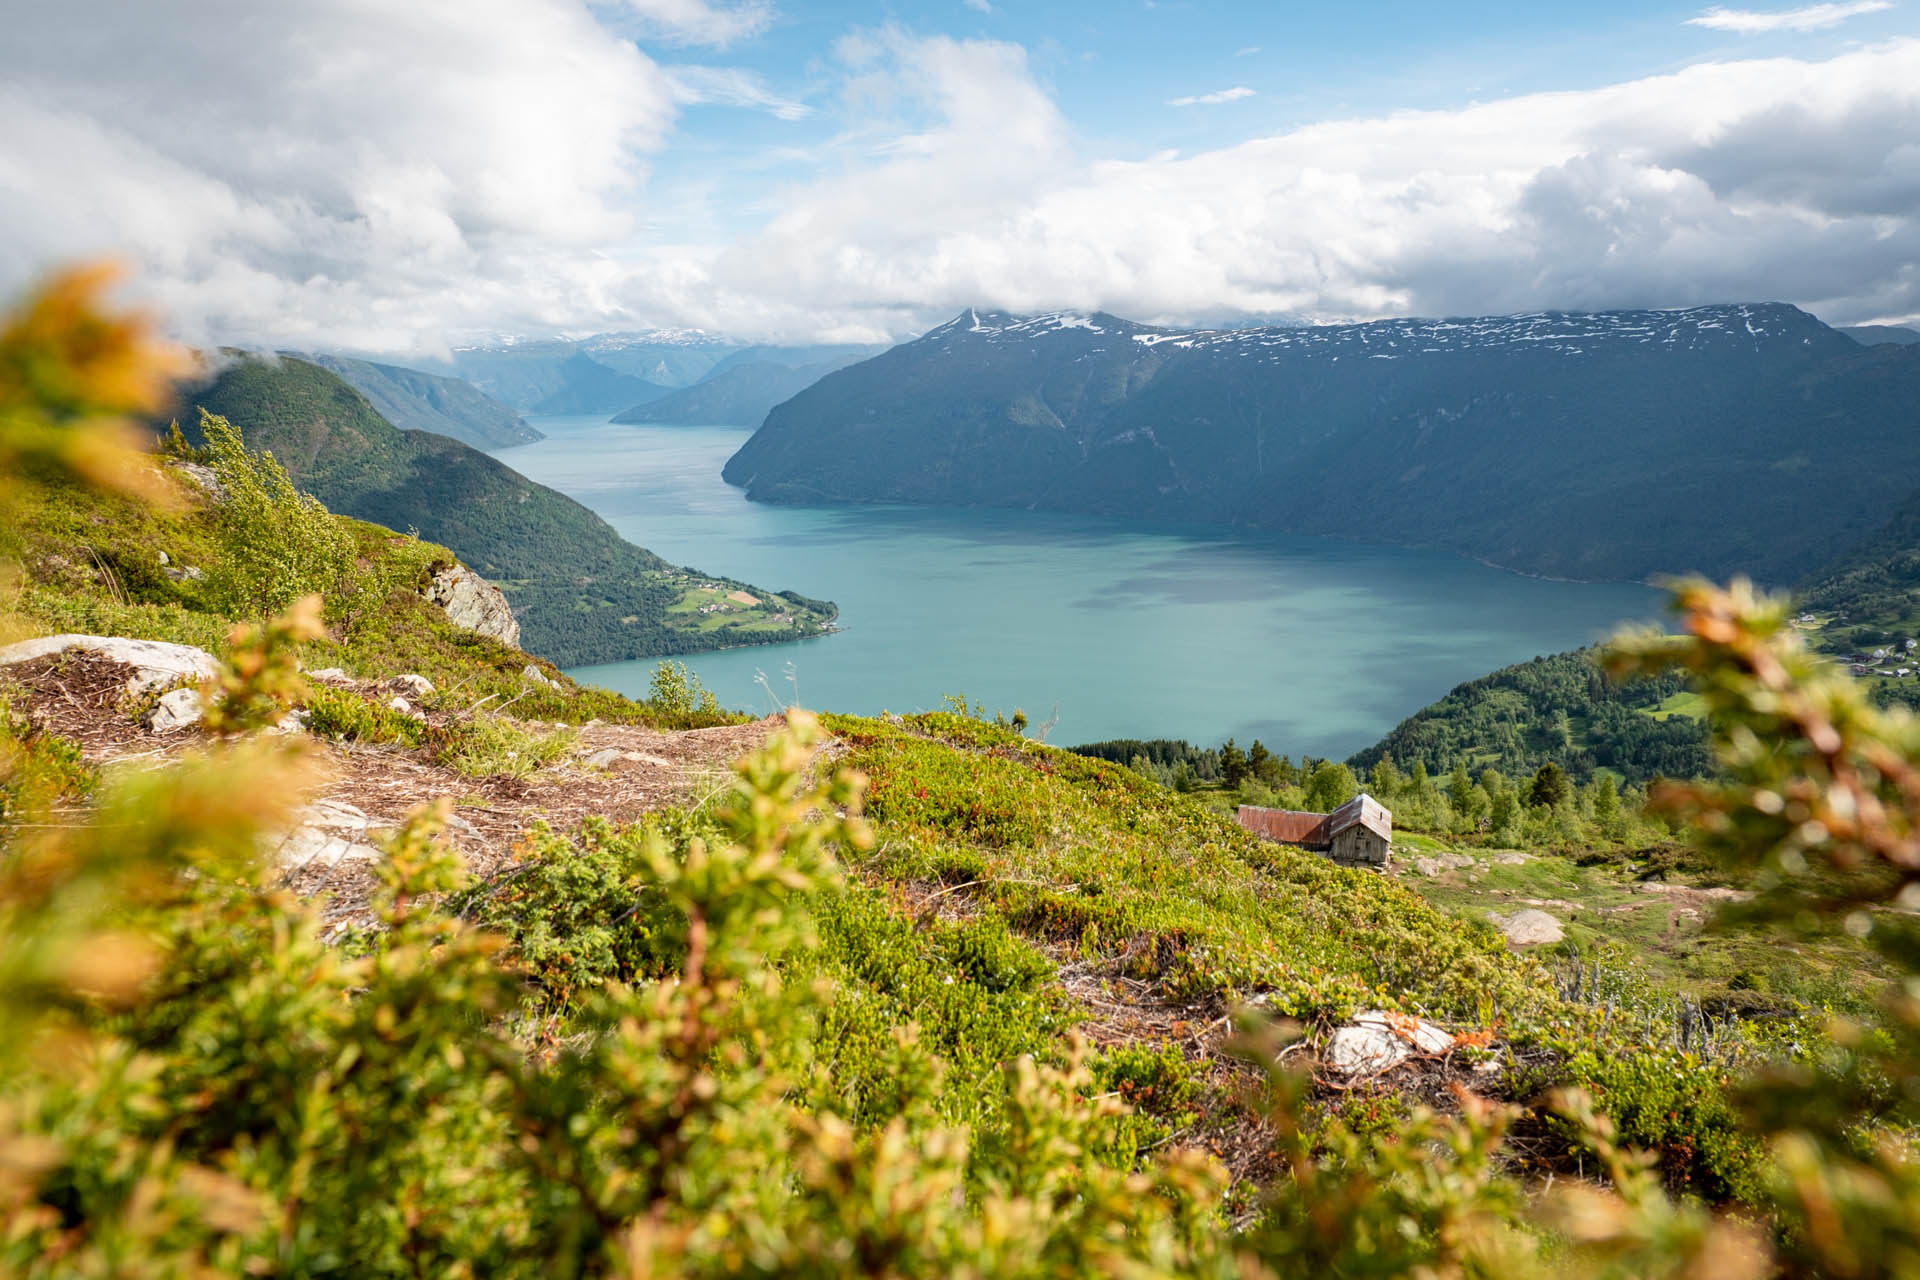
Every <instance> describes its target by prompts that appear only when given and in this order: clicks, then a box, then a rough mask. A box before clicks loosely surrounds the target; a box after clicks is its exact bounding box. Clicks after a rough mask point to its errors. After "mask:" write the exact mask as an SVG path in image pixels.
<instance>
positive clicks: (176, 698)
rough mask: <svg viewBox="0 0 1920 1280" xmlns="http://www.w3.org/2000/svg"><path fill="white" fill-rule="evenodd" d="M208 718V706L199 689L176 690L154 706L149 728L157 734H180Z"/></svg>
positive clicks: (149, 718) (148, 724) (148, 722)
mask: <svg viewBox="0 0 1920 1280" xmlns="http://www.w3.org/2000/svg"><path fill="white" fill-rule="evenodd" d="M206 717H207V706H206V703H205V702H204V701H202V700H201V697H200V691H199V690H198V689H175V690H174V691H173V692H172V693H169V694H167V695H166V696H165V697H163V698H161V699H160V701H159V702H157V703H156V704H154V708H153V711H152V712H151V713H150V714H149V715H148V716H147V728H149V729H151V730H153V731H154V732H155V733H178V732H179V731H180V730H182V729H191V728H193V726H195V725H197V724H199V723H200V722H201V721H202V720H204V719H206Z"/></svg>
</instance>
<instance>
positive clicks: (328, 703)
mask: <svg viewBox="0 0 1920 1280" xmlns="http://www.w3.org/2000/svg"><path fill="white" fill-rule="evenodd" d="M306 709H307V714H308V717H309V719H308V722H307V728H308V730H309V731H310V732H312V733H314V734H317V735H318V736H320V737H322V738H336V739H340V740H342V741H345V742H365V743H380V742H398V743H400V744H401V745H403V746H408V747H418V746H421V745H423V744H425V742H426V740H427V727H426V725H424V724H422V723H421V722H420V721H418V720H415V719H414V718H413V717H412V716H408V715H402V714H400V713H399V712H398V711H395V710H394V709H393V708H392V707H389V706H387V705H385V704H384V703H379V702H374V701H372V700H371V699H368V698H364V697H362V696H361V695H360V694H358V693H356V692H354V691H353V690H351V689H333V688H329V687H327V686H326V685H315V686H312V687H311V688H310V689H309V691H308V693H307V698H306Z"/></svg>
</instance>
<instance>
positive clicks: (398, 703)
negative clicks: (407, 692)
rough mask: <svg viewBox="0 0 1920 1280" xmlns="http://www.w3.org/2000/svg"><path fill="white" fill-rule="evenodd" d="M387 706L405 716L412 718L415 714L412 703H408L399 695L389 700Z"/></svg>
mask: <svg viewBox="0 0 1920 1280" xmlns="http://www.w3.org/2000/svg"><path fill="white" fill-rule="evenodd" d="M387 705H388V706H389V707H391V708H393V709H394V710H395V711H398V712H399V713H400V714H401V715H403V716H410V715H412V714H413V704H412V703H411V702H408V701H407V700H406V699H405V698H402V697H400V696H399V695H397V694H396V695H395V696H393V697H391V698H389V699H387Z"/></svg>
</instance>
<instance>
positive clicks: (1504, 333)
mask: <svg viewBox="0 0 1920 1280" xmlns="http://www.w3.org/2000/svg"><path fill="white" fill-rule="evenodd" d="M1916 428H1920V347H1912V346H1901V345H1895V344H1882V345H1876V346H1870V347H1869V346H1863V345H1862V344H1861V343H1860V342H1858V341H1857V340H1855V339H1853V338H1850V337H1848V336H1846V335H1844V334H1842V333H1840V332H1838V331H1837V330H1834V329H1832V328H1829V327H1828V326H1826V325H1824V324H1822V323H1821V322H1820V321H1818V320H1816V319H1815V318H1814V317H1813V316H1811V315H1808V314H1807V313H1806V312H1804V311H1801V310H1799V309H1798V308H1795V307H1792V306H1789V305H1786V304H1782V303H1756V304H1747V305H1725V306H1711V307H1697V308H1691V309H1688V310H1679V311H1610V312H1597V313H1574V312H1543V313H1535V314H1529V315H1520V316H1505V317H1489V318H1477V319H1453V320H1439V321H1431V320H1411V319H1409V320H1386V321H1378V322H1373V323H1368V324H1352V325H1329V326H1318V327H1312V328H1280V327H1268V328H1256V329H1240V330H1192V329H1178V328H1167V327H1161V326H1153V325H1143V324H1136V323H1134V322H1132V321H1128V320H1124V319H1121V318H1119V317H1116V316H1112V315H1108V314H1105V313H1096V314H1092V315H1080V314H1072V313H1055V314H1051V315H1044V316H1036V317H1017V316H1012V315H1008V314H1005V313H1000V312H983V311H978V310H968V311H966V312H963V313H962V314H961V315H960V316H958V317H957V318H956V319H954V320H952V321H950V322H948V323H947V324H944V325H941V326H939V327H938V328H936V329H934V330H932V331H930V332H928V333H927V334H925V335H924V336H922V337H921V338H919V339H917V340H916V341H913V342H909V343H905V344H903V345H901V346H898V347H895V348H893V349H892V350H890V351H887V352H885V353H883V354H881V355H879V356H876V357H874V358H872V359H870V360H866V361H864V362H862V363H860V364H856V365H853V366H851V367H849V368H845V369H841V370H839V371H837V372H834V373H830V374H828V375H827V376H825V377H823V378H822V379H820V380H819V381H818V382H816V383H815V384H813V385H812V386H810V387H808V388H807V389H805V390H803V391H801V392H800V393H798V394H797V395H795V396H794V397H793V398H792V399H790V400H788V401H786V402H784V403H782V404H780V405H778V406H777V407H775V408H774V409H773V410H772V411H771V412H770V413H769V414H768V416H767V419H766V422H765V423H764V425H762V427H761V428H760V429H759V430H758V431H757V432H756V433H755V434H754V435H753V436H752V438H750V439H749V440H748V441H747V442H746V443H745V444H744V445H743V446H742V447H741V448H740V450H739V451H738V452H737V453H736V454H735V455H734V456H733V457H732V458H731V459H730V460H729V461H728V463H727V466H726V469H725V473H724V474H725V477H726V479H727V480H728V481H729V482H730V483H733V484H735V485H739V486H742V487H744V488H745V489H746V490H747V492H748V495H749V496H750V497H752V498H754V499H757V500H761V501H769V502H802V503H812V502H916V503H939V504H948V505H968V506H999V507H1034V508H1046V509H1055V510H1065V511H1074V512H1082V513H1092V514H1102V515H1111V516H1125V517H1137V518H1145V519H1152V520H1178V521H1196V522H1211V523H1224V524H1235V525H1246V526H1257V527H1266V528H1274V529H1281V530H1286V531H1290V532H1297V533H1309V534H1324V535H1333V536H1339V537H1346V538H1353V539H1356V540H1361V541H1372V542H1380V543H1391V544H1398V545H1408V546H1431V547H1439V548H1444V549H1447V550H1451V551H1455V552H1458V553H1461V554H1465V555H1469V556H1473V557H1476V558H1479V559H1483V560H1486V561H1488V562H1490V563H1493V564H1496V565H1500V566H1503V567H1507V568H1511V569H1516V570H1520V571H1523V572H1528V573H1534V574H1542V575H1548V576H1555V577H1566V578H1581V579H1632V580H1637V579H1644V578H1647V577H1650V576H1653V575H1659V574H1666V573H1674V572H1683V571H1688V570H1696V571H1700V572H1705V573H1709V574H1714V575H1718V576H1725V575H1727V574H1730V573H1747V574H1751V575H1754V576H1756V577H1758V578H1760V579H1762V580H1765V581H1771V582H1777V583H1791V582H1795V581H1798V580H1800V579H1801V578H1803V577H1804V576H1806V575H1808V574H1810V573H1812V572H1814V571H1816V570H1817V569H1819V568H1820V567H1821V566H1823V565H1825V564H1827V563H1829V562H1831V561H1833V560H1835V559H1836V558H1838V557H1839V556H1840V555H1842V554H1843V553H1844V552H1846V551H1847V550H1848V549H1850V548H1851V547H1852V546H1854V545H1855V544H1857V543H1858V542H1859V541H1860V540H1861V539H1862V538H1864V537H1866V536H1867V535H1868V534H1869V533H1871V532H1872V531H1873V530H1874V529H1876V528H1877V527H1879V526H1880V525H1881V524H1883V523H1884V522H1885V521H1886V520H1887V519H1888V518H1889V516H1890V515H1891V514H1892V513H1893V511H1894V509H1895V508H1896V507H1898V506H1899V504H1900V503H1901V502H1902V501H1904V500H1905V499H1906V498H1907V497H1908V495H1909V493H1910V492H1911V491H1912V490H1913V488H1914V482H1913V477H1914V476H1915V475H1916V474H1920V429H1916Z"/></svg>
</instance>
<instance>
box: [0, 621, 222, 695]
mask: <svg viewBox="0 0 1920 1280" xmlns="http://www.w3.org/2000/svg"><path fill="white" fill-rule="evenodd" d="M69 649H80V650H84V651H85V652H88V653H95V654H98V655H100V656H101V657H103V658H109V659H111V660H113V661H114V662H119V663H124V664H125V665H127V666H129V667H132V668H133V669H134V675H133V678H132V679H131V680H128V681H127V692H128V693H133V694H140V693H149V692H151V691H152V690H155V689H161V688H165V687H166V686H167V685H170V684H179V683H181V682H182V681H200V680H211V679H212V678H213V677H214V676H216V675H218V674H219V673H220V665H219V664H218V663H216V662H215V661H214V660H213V656H212V655H211V654H209V653H208V652H207V651H206V650H205V649H196V648H194V647H193V646H192V645H190V644H168V643H166V642H165V641H162V640H129V639H127V638H126V637H125V636H82V635H74V634H71V633H69V634H65V635H57V636H42V637H40V638H39V639H38V640H22V641H21V642H20V643H18V644H10V645H7V646H6V647H5V648H0V667H5V666H11V665H13V664H14V663H16V662H30V661H32V660H33V659H35V658H44V657H46V656H48V655H49V654H55V653H65V652H66V651H68V650H69Z"/></svg>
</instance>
